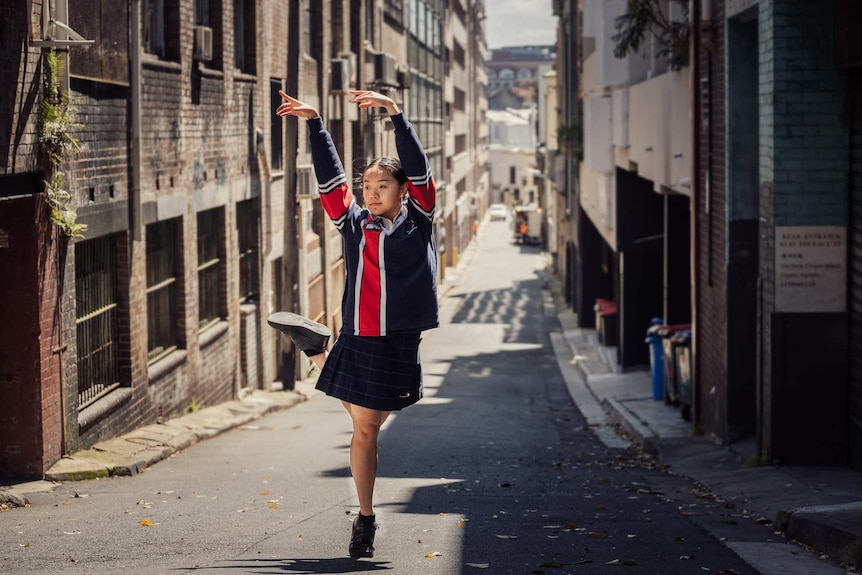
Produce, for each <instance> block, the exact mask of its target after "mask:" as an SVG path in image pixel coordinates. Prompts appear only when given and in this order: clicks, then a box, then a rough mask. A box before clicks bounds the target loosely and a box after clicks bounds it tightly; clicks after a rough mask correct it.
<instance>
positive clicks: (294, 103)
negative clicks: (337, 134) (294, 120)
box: [275, 90, 320, 120]
mask: <svg viewBox="0 0 862 575" xmlns="http://www.w3.org/2000/svg"><path fill="white" fill-rule="evenodd" d="M278 95H279V96H281V97H282V98H284V99H285V100H286V101H285V102H283V103H282V104H281V105H280V106H279V107H278V108H277V109H276V110H275V113H276V114H277V115H279V116H281V117H282V118H283V117H284V116H296V117H298V118H305V119H306V120H311V119H313V118H316V117H318V116H319V115H320V113H319V112H318V111H317V109H316V108H315V107H314V106H312V105H310V104H306V103H304V102H300V101H299V100H297V99H296V98H294V97H293V96H288V95H287V94H285V93H284V92H282V91H281V90H279V91H278Z"/></svg>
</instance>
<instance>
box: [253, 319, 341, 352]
mask: <svg viewBox="0 0 862 575" xmlns="http://www.w3.org/2000/svg"><path fill="white" fill-rule="evenodd" d="M266 322H267V323H268V324H269V325H270V326H271V327H274V328H275V329H277V330H278V331H280V332H281V333H283V334H285V335H286V336H288V337H289V338H290V339H291V340H292V341H293V343H294V345H296V347H298V348H299V349H301V350H302V352H303V353H304V354H305V355H307V356H308V357H312V356H315V355H319V354H321V353H323V352H324V351H326V344H327V343H328V342H329V336H331V335H332V330H331V329H329V328H328V327H326V326H325V325H323V324H322V323H317V322H316V321H311V320H310V319H307V318H304V317H302V316H301V315H297V314H295V313H290V312H289V311H280V312H277V313H274V314H272V315H271V316H269V317H268V318H266Z"/></svg>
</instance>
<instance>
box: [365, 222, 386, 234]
mask: <svg viewBox="0 0 862 575" xmlns="http://www.w3.org/2000/svg"><path fill="white" fill-rule="evenodd" d="M365 230H366V231H368V232H379V231H382V230H383V226H381V225H380V224H378V223H377V222H374V221H370V222H365Z"/></svg>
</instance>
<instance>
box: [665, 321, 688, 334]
mask: <svg viewBox="0 0 862 575" xmlns="http://www.w3.org/2000/svg"><path fill="white" fill-rule="evenodd" d="M685 330H691V324H690V323H678V324H674V325H663V326H661V329H660V330H659V335H660V336H662V337H670V336H672V335H673V334H675V333H677V332H680V331H685Z"/></svg>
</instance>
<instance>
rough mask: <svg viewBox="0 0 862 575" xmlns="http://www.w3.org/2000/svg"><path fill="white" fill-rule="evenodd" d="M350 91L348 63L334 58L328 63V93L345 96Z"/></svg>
mask: <svg viewBox="0 0 862 575" xmlns="http://www.w3.org/2000/svg"><path fill="white" fill-rule="evenodd" d="M348 91H350V61H349V60H345V59H342V58H336V59H334V60H330V61H329V92H330V93H332V94H346V93H347V92H348Z"/></svg>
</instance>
